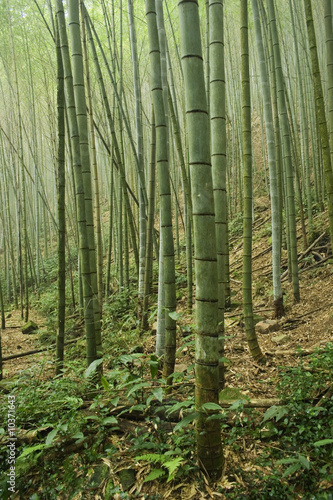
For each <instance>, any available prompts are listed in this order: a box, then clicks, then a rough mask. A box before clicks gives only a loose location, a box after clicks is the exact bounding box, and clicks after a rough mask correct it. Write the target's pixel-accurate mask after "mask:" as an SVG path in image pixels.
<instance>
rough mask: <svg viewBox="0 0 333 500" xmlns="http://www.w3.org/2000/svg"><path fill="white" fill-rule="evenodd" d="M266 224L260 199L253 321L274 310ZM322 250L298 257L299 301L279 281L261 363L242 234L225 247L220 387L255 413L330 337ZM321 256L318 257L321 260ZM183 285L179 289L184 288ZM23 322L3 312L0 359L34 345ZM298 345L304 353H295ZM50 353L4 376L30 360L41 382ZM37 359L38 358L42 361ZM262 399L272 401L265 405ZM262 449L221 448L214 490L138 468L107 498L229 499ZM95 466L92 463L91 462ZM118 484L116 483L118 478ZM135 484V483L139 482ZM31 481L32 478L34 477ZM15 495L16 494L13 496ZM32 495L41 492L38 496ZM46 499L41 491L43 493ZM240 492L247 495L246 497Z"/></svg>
mask: <svg viewBox="0 0 333 500" xmlns="http://www.w3.org/2000/svg"><path fill="white" fill-rule="evenodd" d="M325 219H326V217H324V218H323V217H322V214H320V216H319V217H318V221H317V222H318V236H319V235H320V233H321V231H322V228H323V227H325V222H326V220H325ZM269 225H270V218H269V210H266V209H265V204H264V203H263V205H262V206H261V208H260V211H259V213H257V214H256V218H255V222H254V240H253V304H254V314H255V317H256V321H259V322H262V321H265V320H268V319H271V318H272V314H273V300H272V294H271V271H270V268H271V246H270V234H269ZM326 227H328V226H326ZM301 243H302V242H301V233H299V256H302V253H303V252H304V250H305V249H301ZM308 246H310V245H308ZM328 251H329V245H328V241H327V235H326V236H325V237H323V238H322V239H321V240H319V241H318V243H317V244H316V245H315V246H314V247H313V249H312V250H309V251H308V252H307V253H306V254H305V255H304V257H303V258H302V259H301V260H300V268H301V272H300V294H301V301H300V302H299V303H296V304H295V303H294V301H293V291H292V285H291V283H290V282H289V281H288V279H285V280H284V281H283V289H284V305H285V316H284V317H283V318H281V319H280V320H278V321H276V322H275V323H274V326H273V329H274V331H272V332H269V333H259V331H258V332H257V334H258V340H259V344H260V347H261V349H262V351H263V353H264V354H265V355H266V358H267V362H266V364H265V365H262V364H258V363H256V362H255V361H254V360H253V359H252V358H251V355H250V352H249V349H248V346H247V342H246V338H245V333H244V325H243V322H242V305H241V302H242V290H241V286H242V284H241V270H242V269H241V265H242V240H241V237H237V236H233V237H232V240H231V247H230V252H231V257H230V269H231V287H232V308H231V311H228V312H227V313H226V315H225V336H226V340H225V357H226V358H227V360H228V363H227V365H226V373H225V387H226V388H232V389H235V390H237V391H239V394H241V395H242V397H243V396H244V397H246V398H247V399H249V400H251V401H254V406H255V402H256V401H257V400H259V403H258V407H259V408H260V407H261V409H259V411H261V412H262V414H264V412H265V411H266V410H267V408H269V407H270V406H272V405H273V404H275V403H274V401H276V398H277V397H278V395H277V392H276V386H277V380H278V377H279V370H280V367H281V366H283V367H292V366H297V365H298V363H299V360H300V358H302V359H303V361H304V368H305V369H306V367H307V359H308V358H307V356H306V354H307V353H313V352H314V350H315V349H317V348H319V347H324V346H325V345H327V343H329V342H332V341H333V267H332V259H330V260H327V261H325V259H326V257H327V256H328ZM286 258H287V255H286V251H283V255H282V261H283V264H284V263H285V261H286ZM320 259H322V262H321V261H320ZM183 290H184V293H185V291H186V289H185V288H184V289H183ZM177 311H178V312H181V313H182V317H181V320H180V326H179V328H178V335H179V338H178V342H179V345H180V343H181V342H182V336H183V335H182V332H183V331H184V329H185V330H186V329H187V330H191V328H192V327H191V325H192V323H193V318H192V317H191V316H190V315H189V314H188V313H187V312H186V296H185V295H183V296H182V298H181V299H180V300H179V301H178V306H177ZM30 318H31V319H32V320H34V321H35V322H36V323H37V324H38V325H39V326H40V327H41V328H42V330H43V325H44V324H45V318H44V317H43V316H42V315H41V314H40V313H39V312H38V311H37V310H32V311H31V313H30ZM22 325H23V322H22V320H21V318H20V313H19V311H12V312H11V313H10V314H9V315H8V317H7V320H6V329H5V330H4V331H2V338H1V342H2V355H3V356H4V357H6V356H10V355H15V354H21V353H23V352H26V351H30V350H33V349H38V348H40V347H41V344H40V332H39V334H30V335H23V334H22V332H21V326H22ZM186 327H187V328H186ZM178 347H179V346H178ZM154 349H155V337H154V336H153V335H150V336H148V337H147V338H145V343H144V351H145V352H144V354H145V353H146V354H151V353H153V352H154ZM300 350H302V351H303V354H302V356H301V355H300ZM52 358H53V352H52V351H49V352H47V353H45V352H42V353H39V354H33V355H30V356H26V357H21V358H18V359H13V360H8V361H5V363H4V379H10V378H11V377H13V376H17V375H18V374H19V373H24V372H25V371H26V370H28V369H31V368H32V366H33V365H39V364H40V365H41V366H43V373H42V374H41V377H42V378H43V379H44V380H47V379H51V378H52V376H53V371H54V366H53V363H52V362H51V361H52ZM42 361H44V363H41V362H42ZM45 361H50V362H49V363H47V362H45ZM193 362H194V358H193V350H191V349H184V350H183V351H181V352H180V354H179V356H178V358H177V361H176V363H177V364H176V371H179V372H182V371H185V370H186V367H187V366H188V365H191V364H193ZM187 396H188V393H186V394H184V397H187ZM236 399H238V398H236ZM267 400H271V404H270V402H269V401H268V402H267ZM265 401H266V402H265ZM260 402H261V403H262V405H261V403H260ZM262 448H263V445H262V444H261V443H260V442H258V443H257V444H256V443H254V442H252V443H250V442H248V441H246V440H244V442H243V445H242V446H241V449H240V450H239V451H238V452H237V451H235V449H234V448H233V447H231V446H230V447H228V446H226V447H225V451H224V453H225V465H224V471H223V477H222V479H221V480H220V482H219V483H218V486H219V488H218V487H217V486H216V487H215V488H212V487H211V486H210V485H209V484H208V483H207V482H205V481H203V482H201V483H200V481H191V483H188V482H187V480H186V479H184V481H182V482H181V483H178V485H177V487H176V489H175V485H174V482H173V481H171V482H170V483H165V482H162V481H159V480H157V481H154V482H150V483H149V484H148V483H146V484H143V481H142V475H141V473H138V474H137V481H136V484H135V485H134V486H133V487H132V490H131V491H132V496H131V495H130V496H128V497H127V496H121V494H118V493H115V494H114V496H113V498H115V499H118V498H119V499H120V498H142V499H143V498H171V499H177V498H179V499H183V500H190V499H201V498H202V499H203V498H229V497H228V492H230V498H238V497H237V493H236V491H237V488H238V487H239V486H241V487H244V481H243V480H242V478H241V477H239V476H238V475H237V474H236V473H235V470H236V465H237V467H238V468H239V467H241V468H242V469H243V470H245V471H246V470H247V471H251V470H252V469H253V470H254V468H255V466H254V465H253V461H254V458H255V456H256V455H258V454H260V453H261V452H262ZM124 454H126V445H124V446H123V455H124ZM122 463H123V464H126V463H127V458H123V459H121V458H119V463H118V469H119V468H121V466H122ZM95 466H96V467H97V464H95ZM93 469H94V466H93ZM138 478H140V480H139V479H138ZM118 483H119V485H120V484H121V482H120V480H119V481H118ZM139 483H140V487H139V486H138V484H139ZM36 484H38V481H37V478H36ZM326 488H327V490H328V491H332V488H333V484H328V485H326ZM36 491H37V490H36ZM39 491H40V490H39ZM221 491H222V493H221ZM30 492H31V490H30ZM63 495H64V494H61V495H59V498H63V499H64V500H66V498H77V499H79V498H82V499H85V498H95V499H100V498H104V494H103V492H102V490H99V489H98V488H97V489H95V491H94V493H93V494H92V493H91V494H89V495H91V496H89V495H88V493H82V495H81V496H80V495H77V496H75V497H72V496H71V497H66V495H65V496H63ZM144 495H146V496H144ZM158 495H161V496H160V497H159V496H158ZM232 495H233V496H232ZM13 498H14V497H13ZM15 498H20V496H17V497H15ZM21 498H23V497H21ZM26 498H30V497H26ZM36 498H44V497H43V496H40V497H39V496H38V497H36ZM45 498H48V497H47V496H45ZM239 498H246V496H245V497H239ZM251 498H252V497H251ZM294 498H302V496H295V497H294ZM323 498H324V497H323Z"/></svg>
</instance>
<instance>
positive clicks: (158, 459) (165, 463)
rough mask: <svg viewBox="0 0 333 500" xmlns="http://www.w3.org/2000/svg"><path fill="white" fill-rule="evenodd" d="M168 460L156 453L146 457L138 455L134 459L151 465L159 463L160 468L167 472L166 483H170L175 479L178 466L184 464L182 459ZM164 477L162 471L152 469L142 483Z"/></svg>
mask: <svg viewBox="0 0 333 500" xmlns="http://www.w3.org/2000/svg"><path fill="white" fill-rule="evenodd" d="M169 458H170V456H169V455H160V454H158V453H150V454H147V455H140V456H138V457H135V459H136V460H138V461H140V460H145V461H147V462H150V463H153V464H157V463H160V464H161V466H162V467H164V468H165V469H167V471H168V480H167V482H169V481H171V480H172V479H173V478H174V477H175V475H176V472H177V470H178V469H179V467H180V465H181V464H182V463H183V462H184V459H183V458H182V457H176V458H174V459H173V460H169ZM164 475H166V472H165V470H164V469H153V470H152V471H150V473H149V474H148V476H147V477H146V478H145V480H144V482H147V481H153V480H154V479H157V478H158V477H162V476H164Z"/></svg>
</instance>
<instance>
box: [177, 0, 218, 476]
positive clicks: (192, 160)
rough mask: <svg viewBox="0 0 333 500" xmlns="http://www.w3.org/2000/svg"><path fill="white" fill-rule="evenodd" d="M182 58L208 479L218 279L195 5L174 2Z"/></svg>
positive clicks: (201, 441)
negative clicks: (206, 405)
mask: <svg viewBox="0 0 333 500" xmlns="http://www.w3.org/2000/svg"><path fill="white" fill-rule="evenodd" d="M178 10H179V20H180V37H181V58H182V67H183V73H184V82H185V107H186V123H187V130H188V147H189V165H190V170H191V172H190V177H191V191H192V204H193V226H194V227H193V229H194V252H195V282H196V353H195V357H196V361H195V405H196V409H197V411H198V412H199V417H198V421H197V425H196V433H197V434H196V440H197V454H198V461H199V465H200V467H201V468H202V469H203V470H204V471H205V472H207V473H208V474H209V475H210V476H211V477H212V478H216V477H218V476H220V474H221V470H222V465H223V454H222V442H221V432H220V424H219V421H218V420H215V419H212V420H211V419H209V420H208V419H207V417H208V415H211V414H214V413H217V412H218V410H216V409H214V410H208V412H207V413H206V412H204V411H203V410H202V405H204V404H205V403H215V404H217V403H218V401H219V339H218V335H219V328H218V279H217V257H216V236H215V214H214V195H213V180H212V167H211V160H210V128H209V117H208V111H207V99H206V91H205V82H204V70H203V58H202V48H201V38H200V23H199V9H198V2H197V1H191V0H187V1H185V0H184V1H179V2H178Z"/></svg>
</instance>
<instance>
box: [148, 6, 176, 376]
mask: <svg viewBox="0 0 333 500" xmlns="http://www.w3.org/2000/svg"><path fill="white" fill-rule="evenodd" d="M146 18H147V25H148V36H149V58H150V67H151V89H152V97H153V105H154V113H155V120H156V162H157V169H158V181H159V189H160V214H161V238H162V243H163V246H162V252H163V255H162V256H163V267H164V291H165V353H164V366H163V377H165V378H167V377H169V375H171V374H172V373H173V371H174V365H175V356H176V321H175V320H174V319H173V318H172V317H171V316H170V313H173V312H174V311H175V310H176V287H175V255H174V244H173V234H172V210H171V191H170V179H169V164H168V133H167V123H166V116H165V106H164V99H163V84H162V73H161V57H160V47H159V37H158V30H157V19H156V18H157V15H156V5H155V0H146Z"/></svg>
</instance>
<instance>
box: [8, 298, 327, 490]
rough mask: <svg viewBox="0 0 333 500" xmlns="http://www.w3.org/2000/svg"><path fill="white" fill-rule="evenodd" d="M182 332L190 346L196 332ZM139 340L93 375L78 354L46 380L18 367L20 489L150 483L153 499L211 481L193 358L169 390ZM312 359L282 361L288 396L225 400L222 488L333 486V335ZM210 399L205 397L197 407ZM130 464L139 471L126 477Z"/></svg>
mask: <svg viewBox="0 0 333 500" xmlns="http://www.w3.org/2000/svg"><path fill="white" fill-rule="evenodd" d="M119 307H120V305H119ZM122 328H123V329H124V326H122ZM128 331H131V330H130V329H129V330H128ZM185 344H187V345H188V348H189V349H191V348H193V336H192V335H190V336H188V337H187V338H186V339H185ZM133 351H135V349H133ZM133 351H132V352H129V350H128V345H127V344H125V343H124V345H123V347H119V346H118V350H117V352H115V351H114V352H113V353H112V355H111V354H108V355H106V356H105V358H104V360H103V361H104V372H103V375H102V377H101V379H100V381H99V383H98V384H96V383H93V382H92V380H93V379H92V378H91V377H92V375H94V373H95V370H96V369H97V365H98V362H95V363H93V364H92V365H90V367H89V368H88V369H86V368H84V367H83V366H82V362H81V361H79V360H78V358H76V359H72V360H71V361H68V362H67V363H66V368H65V372H64V376H63V377H62V378H55V379H53V380H44V379H43V367H37V366H36V367H34V368H32V369H30V370H28V371H26V372H24V373H22V374H21V375H20V376H19V377H16V379H15V381H14V382H13V386H12V388H11V392H10V396H11V397H12V396H15V418H16V436H17V437H18V440H17V442H16V457H15V458H16V464H15V466H16V488H17V489H18V490H19V491H20V494H21V498H25V499H31V500H36V499H44V498H45V499H46V498H47V499H50V500H53V499H58V498H75V496H76V495H78V494H79V493H80V492H83V495H84V498H87V499H89V498H94V495H95V494H96V492H99V493H102V492H103V495H104V498H106V499H107V498H109V499H113V498H117V497H116V495H118V498H151V496H149V491H150V489H151V487H152V485H155V486H156V488H157V489H156V488H155V489H156V491H157V493H156V495H157V496H156V497H155V498H156V499H157V498H162V492H163V488H164V489H167V488H168V487H169V486H170V485H174V487H176V486H177V485H181V484H185V485H186V484H187V485H189V484H191V483H195V484H196V486H197V488H198V490H200V488H202V490H203V491H204V481H203V477H202V475H201V474H200V473H199V470H198V467H197V463H196V457H195V452H194V450H195V433H194V423H195V420H196V417H197V412H196V410H195V408H194V403H193V396H192V393H193V387H192V383H193V368H192V367H188V369H187V370H185V371H184V372H182V373H177V374H175V380H174V382H175V383H176V384H177V390H176V391H174V392H173V393H170V392H168V391H167V390H166V386H165V384H164V382H163V381H162V380H161V379H160V378H159V360H158V359H157V358H156V356H155V355H154V354H145V353H142V352H133ZM73 358H75V357H73ZM306 359H307V361H306V365H305V360H304V359H302V361H301V362H300V363H299V365H298V366H296V367H295V368H290V367H288V368H283V367H281V368H280V370H279V382H278V393H279V396H280V398H281V399H282V405H281V406H273V407H271V408H269V409H268V410H267V411H266V412H265V413H263V412H260V411H258V410H256V409H252V408H246V407H245V403H246V399H245V398H242V399H238V400H237V401H236V402H232V404H231V406H230V407H229V408H227V409H226V408H220V414H219V418H220V421H221V431H222V434H223V442H224V447H225V452H226V457H227V458H226V467H225V478H224V481H223V482H221V483H220V484H216V485H215V486H212V487H213V489H214V488H215V491H216V492H217V493H221V494H223V495H224V496H225V497H226V498H235V499H248V498H250V499H251V498H253V499H255V498H258V499H263V500H265V499H267V498H274V499H276V498H286V499H288V498H290V499H293V498H304V499H312V498H315V499H322V500H329V499H331V498H332V481H333V470H332V459H333V433H332V421H333V396H332V390H331V386H330V383H331V373H332V368H333V346H332V344H328V345H327V346H326V347H325V348H324V349H322V350H321V351H318V352H317V353H316V354H315V355H313V356H311V357H308V358H306ZM223 394H224V395H226V396H228V397H230V398H231V397H232V398H233V397H234V396H235V394H234V393H232V394H231V393H230V390H229V392H228V390H225V391H224V393H222V395H223ZM240 396H241V394H240V393H239V394H238V397H240ZM223 399H226V398H225V397H223ZM8 401H9V399H8V394H3V395H1V406H0V421H1V422H4V425H3V427H1V429H0V433H1V435H0V438H1V447H0V449H1V452H0V470H2V471H4V473H3V474H2V475H0V489H2V490H3V491H4V492H6V491H7V489H6V481H7V476H6V471H7V470H8V450H7V448H6V442H7V441H6V434H7V427H6V422H7V419H8ZM209 410H211V408H210V407H209V404H207V405H206V406H205V407H204V408H203V409H202V411H208V412H209ZM209 418H210V417H209ZM230 456H232V457H236V459H235V458H234V459H233V460H230V459H229V458H228V457H230ZM125 469H126V470H128V471H132V472H131V473H130V472H129V473H128V474H127V476H128V477H127V478H126V479H124V477H123V475H122V474H121V471H122V470H125ZM138 477H140V479H138ZM237 478H238V479H237ZM140 483H141V484H142V483H143V485H142V488H141V487H140V488H139V487H138V485H139V484H140ZM225 484H227V487H226V486H225ZM223 485H224V486H223ZM139 490H140V491H141V493H140V494H139ZM145 492H147V493H145ZM158 492H161V496H159V495H160V493H158ZM2 495H3V494H2ZM144 495H146V496H144ZM2 498H4V499H6V498H9V496H8V495H7V496H6V494H5V495H3V496H2Z"/></svg>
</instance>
